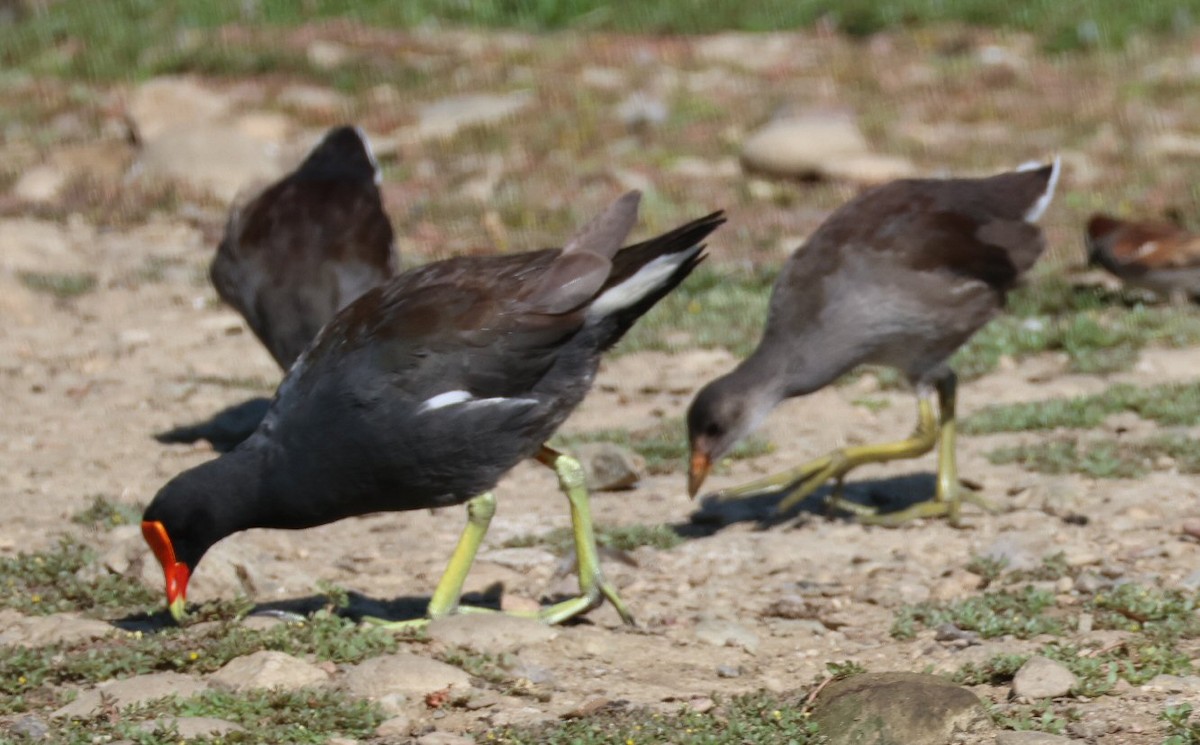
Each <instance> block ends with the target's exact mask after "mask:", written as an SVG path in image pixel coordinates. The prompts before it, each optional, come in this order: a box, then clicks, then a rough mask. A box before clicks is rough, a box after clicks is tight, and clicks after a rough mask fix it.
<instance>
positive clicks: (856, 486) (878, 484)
mask: <svg viewBox="0 0 1200 745" xmlns="http://www.w3.org/2000/svg"><path fill="white" fill-rule="evenodd" d="M936 488H937V480H936V478H935V476H934V475H933V474H931V473H913V474H906V475H904V476H891V477H888V478H882V479H861V480H857V481H847V482H846V483H845V485H844V486H843V489H842V496H843V497H844V498H845V499H846V500H847V501H850V502H854V503H856V504H861V505H863V506H865V507H873V508H876V509H878V510H879V514H880V515H887V514H888V513H891V512H898V511H900V510H903V509H905V508H907V507H911V506H912V505H914V504H917V503H918V502H924V501H926V500H928V499H931V498H932V497H933V494H934V491H935V490H936ZM831 491H832V484H826V485H824V486H822V487H821V488H820V489H818V490H817V491H815V492H813V493H812V494H810V495H808V496H807V497H805V498H804V500H803V501H801V502H800V504H798V505H796V506H795V507H793V508H791V509H790V510H788V511H787V512H783V513H781V512H779V511H778V507H779V503H780V502H782V501H783V498H784V497H785V496H787V490H786V489H779V490H777V491H774V492H771V493H769V494H762V495H759V496H755V497H749V498H746V499H734V500H729V501H719V500H717V499H714V498H711V497H705V498H703V499H702V500H701V501H700V507H699V509H697V510H696V511H695V512H693V513H692V515H691V525H690V526H689V527H688V529H687V530H686V532H685V531H684V530H680V529H678V528H677V532H679V534H680V535H681V536H683V537H685V538H690V537H703V536H705V535H712V534H713V533H716V532H717V531H719V530H720V529H721V528H723V527H725V526H726V525H732V524H733V523H741V522H754V523H758V525H759V527H760V528H762V529H764V530H766V529H769V528H772V527H775V526H776V525H781V524H784V523H790V522H793V521H795V520H797V518H798V517H800V516H802V515H817V516H829V517H831V518H838V517H840V518H845V519H853V515H849V514H847V513H845V512H843V511H841V510H832V511H831V510H830V509H829V508H828V507H827V506H826V504H825V500H826V498H827V497H828V496H829V494H830V492H831Z"/></svg>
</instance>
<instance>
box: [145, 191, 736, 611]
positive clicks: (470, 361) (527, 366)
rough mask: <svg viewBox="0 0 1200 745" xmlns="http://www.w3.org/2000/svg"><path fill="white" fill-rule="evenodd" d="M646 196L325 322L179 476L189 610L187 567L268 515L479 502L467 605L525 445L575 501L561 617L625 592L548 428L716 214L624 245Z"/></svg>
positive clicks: (158, 511) (454, 588) (456, 580)
mask: <svg viewBox="0 0 1200 745" xmlns="http://www.w3.org/2000/svg"><path fill="white" fill-rule="evenodd" d="M638 202H639V195H638V194H637V192H632V193H630V194H627V195H625V196H624V197H622V198H621V199H619V200H617V201H616V202H615V203H614V204H613V205H612V206H610V207H609V208H608V209H607V210H606V211H605V212H604V213H603V214H602V215H600V216H599V217H598V218H596V219H595V220H593V221H592V222H591V223H589V224H588V225H587V226H586V227H585V228H583V229H582V230H581V231H580V232H578V233H577V234H576V235H575V237H574V238H573V239H572V240H571V241H570V242H569V243H568V244H567V246H566V247H565V248H564V249H562V250H557V249H551V250H544V251H538V252H533V253H523V254H506V255H499V256H486V257H458V258H453V259H448V260H446V261H440V262H436V263H432V264H428V265H425V266H422V267H420V268H417V269H414V270H411V271H409V272H406V273H404V274H401V275H399V276H397V277H395V278H394V279H392V280H391V281H389V282H388V283H386V284H385V285H383V286H381V287H378V288H375V289H373V290H371V291H369V292H367V293H366V294H365V295H363V297H361V298H360V299H359V300H357V301H356V302H354V303H353V304H351V305H350V306H349V307H347V308H346V309H345V310H343V311H342V312H341V313H339V314H338V315H337V316H336V317H335V319H334V320H333V321H332V322H331V323H330V324H329V325H327V326H326V327H325V329H323V330H322V332H321V333H320V335H319V336H318V338H317V340H316V341H315V342H314V343H313V346H312V347H311V348H310V349H309V350H308V351H306V352H305V354H304V355H303V356H302V357H301V358H300V359H299V360H298V361H297V362H296V364H295V365H293V366H292V368H291V370H290V371H289V372H288V374H287V376H286V377H285V378H284V380H283V382H282V383H281V384H280V387H279V390H278V392H277V394H276V397H275V400H274V402H273V404H272V406H271V410H270V411H269V412H268V414H267V416H266V418H265V419H264V420H263V423H262V426H261V427H260V428H259V429H258V430H257V431H256V432H255V433H254V435H253V436H252V437H250V438H249V439H248V440H247V441H246V442H244V443H243V444H242V445H240V446H239V447H237V448H235V449H234V450H233V451H231V452H229V453H226V454H225V455H222V456H221V457H219V458H217V459H216V460H213V461H210V462H208V463H205V464H203V465H200V466H198V467H196V468H194V469H191V470H189V471H186V472H184V473H182V474H180V475H179V476H177V477H176V478H175V479H173V480H172V481H171V482H169V483H168V484H167V485H166V486H164V487H163V489H162V490H161V491H160V492H159V493H158V495H157V496H156V497H155V498H154V501H153V502H152V503H151V504H150V506H149V507H148V508H147V509H146V512H145V515H144V522H143V525H142V527H143V533H144V535H145V537H146V539H147V541H148V542H149V543H150V545H151V547H152V548H153V550H154V552H155V555H156V556H157V557H158V559H159V561H160V563H161V564H162V566H163V569H164V572H165V575H166V580H167V596H168V603H169V606H170V608H171V610H172V612H173V613H174V614H175V615H176V616H177V617H179V616H181V615H182V611H183V601H184V598H185V595H186V588H187V581H188V577H189V576H190V574H191V572H192V571H194V570H195V568H196V564H197V562H199V560H200V558H201V557H202V556H203V555H204V553H205V551H207V549H208V548H209V547H210V546H212V545H213V544H214V543H215V542H216V541H218V540H220V539H221V538H224V537H225V536H228V535H231V534H233V533H236V532H238V531H241V530H246V529H248V528H253V527H268V528H306V527H310V526H314V525H320V524H324V523H328V522H332V521H334V520H338V519H341V518H344V517H349V516H352V515H362V514H366V513H371V512H379V511H398V510H413V509H423V508H432V507H444V506H448V505H454V504H461V503H463V502H469V504H468V518H469V519H468V525H467V528H466V530H465V531H464V533H463V536H462V538H461V539H460V542H459V545H458V547H457V548H456V550H455V552H454V555H453V557H452V559H451V561H450V565H449V567H448V568H447V570H446V572H445V574H444V576H443V578H442V581H441V582H440V583H439V585H438V588H437V590H436V591H435V593H434V595H433V599H432V600H431V602H430V607H429V615H430V616H431V617H436V616H439V615H445V614H447V613H450V612H452V611H454V610H455V609H456V608H457V607H458V600H459V595H460V594H461V589H462V584H463V580H464V579H465V577H466V574H467V571H468V569H469V568H470V565H471V562H472V561H473V559H474V555H475V552H476V550H477V549H478V547H479V544H480V542H481V541H482V539H483V535H484V533H485V532H486V530H487V526H488V522H489V520H490V519H491V515H492V513H493V511H494V509H495V503H494V500H493V498H492V496H491V494H490V492H489V490H490V489H491V488H492V487H494V486H495V484H496V482H497V481H498V480H499V479H500V477H501V476H503V475H504V473H505V472H507V471H508V470H509V469H510V468H512V467H513V466H514V465H515V464H516V463H518V462H519V461H521V460H522V459H525V458H529V457H536V458H537V459H538V460H539V461H541V462H542V463H544V464H546V465H548V466H550V467H552V468H553V469H554V470H555V472H556V473H557V475H558V477H559V480H560V484H561V486H562V488H563V490H564V491H565V492H566V494H567V497H568V499H569V501H570V507H571V517H572V524H573V527H574V534H575V545H576V551H577V554H578V560H579V573H580V595H579V596H578V597H576V598H573V599H571V600H568V601H564V602H563V603H559V604H557V605H554V606H551V607H549V608H546V609H544V610H543V611H542V613H541V614H540V615H541V617H542V618H544V619H545V620H547V621H552V622H556V621H561V620H564V619H566V618H570V617H571V616H574V615H576V614H578V613H581V612H583V611H585V610H587V609H589V608H591V607H593V606H594V605H596V604H598V603H599V602H601V601H602V599H603V598H607V599H608V600H609V601H611V602H612V603H613V604H614V605H615V606H616V608H617V610H618V611H619V612H620V614H621V615H622V617H624V618H625V619H626V620H629V619H630V616H629V613H628V611H627V610H626V609H625V607H624V605H623V604H622V603H621V601H620V599H619V598H618V597H617V594H616V592H615V590H614V589H613V588H612V586H611V585H610V584H608V582H607V581H606V580H605V579H604V576H603V574H602V572H601V570H600V566H599V561H598V558H597V552H596V543H595V536H594V533H593V528H592V523H591V517H590V508H589V505H588V498H587V493H586V491H585V489H584V486H583V474H582V469H581V468H580V467H579V464H578V463H577V462H575V461H574V460H573V459H571V458H569V457H566V456H563V455H561V454H559V453H556V452H554V451H552V450H550V449H548V448H546V447H545V445H544V444H543V443H544V442H545V440H546V439H547V438H548V437H550V435H551V434H553V433H554V431H555V430H556V429H557V428H558V426H559V425H560V424H561V423H562V422H563V420H564V419H566V417H567V415H568V414H569V413H570V412H571V410H572V409H574V408H575V406H576V405H578V404H579V402H580V401H581V400H582V399H583V397H584V395H585V394H586V393H587V391H588V389H589V387H590V385H591V382H592V379H593V377H594V375H595V373H596V369H597V367H598V365H599V360H600V355H601V353H602V352H603V351H604V350H606V349H608V348H609V347H611V346H612V345H613V344H615V343H616V342H617V340H618V339H620V338H621V336H622V335H623V334H624V333H625V332H626V331H627V330H628V329H629V328H630V326H631V325H632V324H633V323H634V321H635V320H637V318H638V317H639V316H641V315H642V314H643V313H645V312H646V311H647V310H649V309H650V307H651V306H653V305H654V303H655V302H657V301H658V300H659V299H660V298H662V297H663V296H664V295H665V294H666V293H667V292H669V291H670V290H671V289H672V288H674V287H675V286H677V285H678V284H679V283H680V282H682V281H683V279H684V278H685V277H686V276H687V275H688V274H689V273H690V272H691V271H692V269H693V268H695V266H696V265H697V263H698V262H699V261H700V259H701V258H702V254H701V251H702V248H703V247H702V246H701V245H700V242H701V241H702V240H703V239H704V238H705V237H706V236H707V235H708V234H709V233H711V232H712V231H713V230H714V229H716V227H717V226H718V225H720V224H721V223H722V222H724V218H723V217H722V216H721V214H720V213H714V214H712V215H709V216H707V217H704V218H701V219H699V220H696V221H694V222H691V223H688V224H687V225H684V226H682V227H680V228H677V229H675V230H673V231H671V232H669V233H667V234H665V235H662V236H659V237H657V238H654V239H651V240H649V241H646V242H644V243H640V244H637V245H634V246H630V247H628V248H625V249H623V250H618V249H619V248H620V246H621V244H622V243H623V242H624V240H625V238H626V236H627V234H628V233H629V231H630V230H631V229H632V227H633V225H634V223H635V221H636V218H637V207H638Z"/></svg>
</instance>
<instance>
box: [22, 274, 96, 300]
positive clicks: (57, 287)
mask: <svg viewBox="0 0 1200 745" xmlns="http://www.w3.org/2000/svg"><path fill="white" fill-rule="evenodd" d="M17 279H19V280H20V282H21V284H23V285H25V286H26V287H28V288H29V289H31V290H33V291H34V292H40V293H44V294H46V295H53V296H54V297H56V298H58V299H59V300H70V299H71V298H76V297H79V296H80V295H86V294H88V293H89V292H91V291H93V290H95V289H96V275H95V274H92V273H90V272H21V273H19V274H18V275H17Z"/></svg>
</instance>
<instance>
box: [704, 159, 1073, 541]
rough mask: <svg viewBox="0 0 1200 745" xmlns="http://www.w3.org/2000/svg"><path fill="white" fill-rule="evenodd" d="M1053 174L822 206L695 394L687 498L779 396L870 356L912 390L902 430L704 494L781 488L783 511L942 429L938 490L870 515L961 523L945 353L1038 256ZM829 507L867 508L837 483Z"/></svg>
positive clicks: (878, 194)
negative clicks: (724, 364)
mask: <svg viewBox="0 0 1200 745" xmlns="http://www.w3.org/2000/svg"><path fill="white" fill-rule="evenodd" d="M1058 173H1059V164H1058V161H1055V163H1054V164H1053V165H1047V166H1038V165H1036V164H1033V165H1030V166H1027V167H1022V168H1021V169H1019V170H1017V171H1014V172H1010V173H1003V174H1000V175H998V176H992V177H990V178H974V179H944V180H933V179H929V180H924V179H922V180H902V181H894V182H891V183H889V184H885V185H883V186H880V187H877V188H875V189H872V190H870V191H867V192H865V193H863V194H862V195H860V196H859V197H857V198H855V199H853V200H851V201H850V202H848V203H846V204H845V205H843V206H842V207H841V208H839V209H838V210H836V211H835V212H834V213H833V214H832V215H830V216H829V218H828V219H827V220H826V221H825V222H824V223H823V224H822V225H821V226H820V227H819V228H818V229H817V230H816V232H815V233H813V235H812V236H811V237H810V238H809V239H808V241H807V242H806V243H805V244H804V245H803V246H802V247H801V248H800V249H798V250H797V251H796V253H794V254H793V255H792V256H791V258H790V259H788V261H787V263H786V264H785V265H784V266H783V269H782V271H781V272H780V274H779V277H778V279H777V281H776V282H775V287H774V290H773V291H772V294H771V302H770V308H769V313H768V318H767V324H766V328H765V330H764V332H763V336H762V340H761V341H760V342H759V345H758V347H757V349H756V350H755V351H754V352H753V353H752V354H751V355H750V356H749V357H748V358H746V359H745V360H744V361H743V362H742V363H741V364H740V365H738V366H737V368H735V369H734V370H733V371H732V372H730V373H729V374H727V375H725V376H723V377H721V378H718V379H716V380H714V381H712V382H710V383H709V384H708V385H706V386H705V387H704V388H703V389H702V390H701V391H700V392H699V394H698V395H697V396H696V398H695V400H694V401H693V402H692V405H691V408H690V410H689V412H688V430H689V436H690V442H691V464H690V471H689V490H690V492H691V493H692V494H693V495H695V493H696V492H697V491H698V490H699V488H700V486H701V484H702V482H703V481H704V478H705V476H706V475H707V474H708V470H709V468H710V466H711V464H712V463H713V462H714V461H715V460H717V459H718V458H720V457H721V456H722V455H724V454H725V453H727V452H729V450H730V448H732V447H733V445H734V444H735V443H736V442H737V441H738V440H739V439H740V438H741V437H743V436H744V435H746V434H747V433H748V432H750V431H751V430H753V429H754V428H755V427H756V426H757V425H758V423H759V422H760V421H762V419H763V418H764V417H766V415H767V414H768V413H770V412H771V410H772V409H773V408H774V407H775V406H776V405H777V404H778V403H779V402H781V401H783V400H784V399H787V398H791V397H793V396H802V395H805V394H807V393H811V392H813V391H816V390H818V389H820V388H823V387H824V386H826V385H828V384H829V383H831V382H833V381H834V380H836V379H837V378H838V377H840V376H841V375H842V374H844V373H846V372H848V371H850V370H851V369H853V368H854V367H857V366H858V365H861V364H864V363H869V364H876V365H887V366H890V367H894V368H897V369H899V370H900V371H901V372H902V373H904V375H905V376H906V377H907V378H908V379H909V381H911V383H912V384H913V386H914V387H915V388H916V391H917V398H918V414H919V418H918V424H917V429H916V432H915V433H914V434H913V435H912V437H910V438H909V439H906V440H902V441H899V442H894V443H887V444H881V445H868V446H861V447H848V448H843V449H840V450H836V451H834V452H832V453H830V454H829V455H826V456H824V457H822V458H818V459H817V460H815V461H812V462H811V463H807V464H805V465H802V466H800V467H798V468H796V469H793V470H791V471H788V472H786V473H783V474H780V475H778V476H773V477H769V478H766V479H763V480H761V481H758V482H755V483H753V484H749V485H747V486H744V487H741V488H736V489H729V490H726V491H723V492H719V493H717V494H716V495H714V496H715V497H716V498H717V499H718V500H719V499H727V498H737V497H747V496H751V495H757V494H765V493H773V492H778V491H783V492H784V493H785V494H786V496H785V498H784V500H783V501H782V502H781V503H780V510H781V511H783V510H787V509H788V508H790V507H791V506H793V505H794V504H796V503H797V502H798V501H799V500H801V499H803V498H804V497H805V496H807V495H808V494H811V493H812V492H813V491H815V490H816V489H817V488H818V487H820V486H821V484H823V483H824V482H826V481H828V480H829V479H836V480H837V483H838V484H839V485H840V483H841V480H842V478H843V477H844V476H845V474H846V472H848V471H849V470H850V469H852V468H854V467H855V466H858V465H860V464H862V463H867V462H872V461H887V460H894V459H899V458H912V457H916V456H919V455H921V454H923V453H926V452H929V451H930V450H932V449H933V448H934V446H935V445H936V444H937V443H938V439H939V437H940V441H941V444H940V449H939V463H938V482H937V484H938V485H937V494H936V497H935V498H934V500H933V501H931V502H927V503H923V504H918V505H914V507H913V508H911V509H910V510H906V511H903V512H901V513H895V514H892V515H889V516H887V518H886V519H883V518H881V519H880V520H877V521H886V522H893V523H894V522H900V521H902V520H905V519H908V518H911V517H917V516H933V515H942V514H949V515H950V516H951V517H952V518H954V519H957V515H958V509H959V505H960V499H961V498H962V496H963V495H962V494H960V485H959V483H958V478H957V474H956V465H955V458H954V395H955V377H954V373H953V371H952V370H951V369H950V367H949V366H948V364H947V360H948V359H949V357H950V355H951V354H953V353H954V351H955V350H956V349H958V348H959V347H960V346H961V345H962V344H963V343H964V342H966V341H967V339H969V338H970V337H971V335H972V334H974V333H975V332H976V331H977V330H979V328H980V327H982V326H983V325H984V324H985V323H987V322H988V320H990V319H991V318H992V317H993V316H995V315H996V314H997V313H998V312H999V311H1000V309H1001V308H1002V307H1003V306H1004V299H1005V293H1006V292H1007V291H1008V290H1009V289H1010V288H1011V287H1013V286H1014V284H1015V283H1016V282H1017V280H1018V279H1019V278H1020V277H1021V275H1022V274H1023V273H1024V272H1025V271H1027V270H1028V269H1029V268H1030V267H1031V266H1033V264H1034V262H1035V261H1036V260H1037V258H1038V256H1039V255H1040V254H1041V253H1042V250H1043V248H1044V245H1045V243H1044V240H1043V237H1042V233H1041V231H1040V230H1039V229H1038V227H1037V225H1036V224H1035V221H1036V220H1037V219H1038V218H1039V217H1040V216H1041V215H1042V213H1043V212H1044V211H1045V209H1046V207H1047V206H1048V205H1049V202H1050V199H1051V197H1052V195H1053V193H1054V188H1055V184H1056V182H1057V181H1058ZM934 391H936V392H937V395H938V399H939V406H940V412H941V417H940V422H939V421H938V420H937V419H936V418H935V415H934V410H933V404H932V397H933V394H934ZM966 496H967V497H968V498H970V499H972V501H981V500H975V498H974V497H973V496H972V495H970V494H967V495H966ZM832 503H833V504H835V505H836V506H840V507H843V508H845V509H850V510H853V511H854V512H857V513H859V514H862V515H863V517H864V518H866V519H868V520H872V519H873V516H872V515H871V514H870V513H871V512H872V511H871V510H868V509H867V508H863V507H862V506H861V505H857V504H854V503H852V502H849V501H846V500H842V499H840V497H839V496H838V495H837V494H836V493H835V495H834V498H833V500H832ZM864 513H867V514H864Z"/></svg>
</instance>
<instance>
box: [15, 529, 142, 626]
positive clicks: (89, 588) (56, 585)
mask: <svg viewBox="0 0 1200 745" xmlns="http://www.w3.org/2000/svg"><path fill="white" fill-rule="evenodd" d="M95 561H96V555H95V552H94V551H92V550H91V549H90V548H88V547H86V546H84V545H82V544H80V543H77V542H75V541H73V540H70V539H63V540H62V541H60V542H59V544H58V546H56V547H55V548H53V549H50V550H48V551H42V552H38V553H32V554H25V553H22V554H19V555H17V556H16V557H11V558H5V557H0V608H12V609H14V610H19V611H21V612H22V613H27V614H33V615H42V614H50V613H63V612H68V611H73V612H77V613H85V614H88V615H93V616H95V615H101V614H106V615H111V614H113V613H115V612H121V611H132V610H136V609H140V608H144V607H146V606H147V605H151V604H153V603H154V602H156V601H157V600H158V599H159V597H158V594H157V593H155V592H153V591H152V590H150V589H149V588H147V587H145V586H143V585H142V584H141V583H140V582H133V581H130V580H129V579H126V578H123V577H118V576H115V575H112V574H107V573H96V574H97V576H94V577H88V576H87V575H88V573H86V572H81V570H83V569H85V568H89V567H90V566H91V565H92V564H94V563H95ZM85 577H86V578H85Z"/></svg>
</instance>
